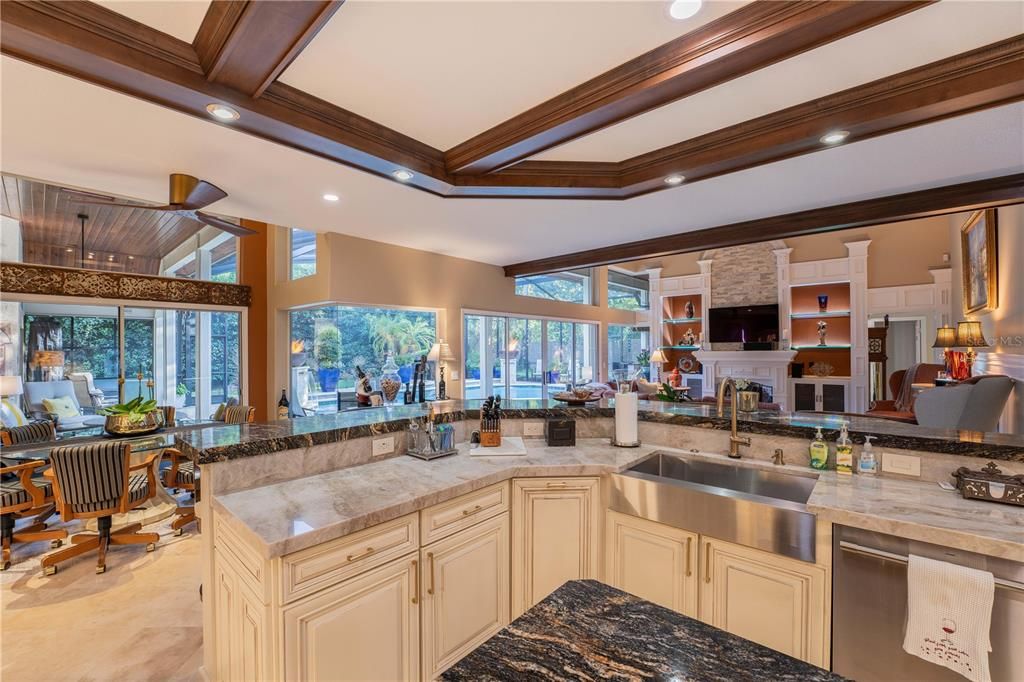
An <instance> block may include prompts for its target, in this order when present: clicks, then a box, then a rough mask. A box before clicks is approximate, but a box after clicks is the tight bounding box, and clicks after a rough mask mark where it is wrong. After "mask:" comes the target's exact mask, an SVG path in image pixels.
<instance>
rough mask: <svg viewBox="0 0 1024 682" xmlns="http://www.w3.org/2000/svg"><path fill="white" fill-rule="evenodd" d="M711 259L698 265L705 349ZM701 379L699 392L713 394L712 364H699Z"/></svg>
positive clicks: (709, 300) (709, 301)
mask: <svg viewBox="0 0 1024 682" xmlns="http://www.w3.org/2000/svg"><path fill="white" fill-rule="evenodd" d="M713 262H714V261H713V260H711V259H707V260H699V261H697V265H699V266H700V316H701V318H702V324H701V329H703V330H704V345H703V348H704V349H705V350H709V349H710V348H711V341H709V340H708V308H710V307H711V306H712V304H713V301H712V300H711V264H712V263H713ZM701 367H702V370H703V371H702V374H703V379H702V382H701V393H702V394H703V395H705V396H709V395H710V396H713V395H715V367H714V364H711V365H707V364H703V363H702V364H701Z"/></svg>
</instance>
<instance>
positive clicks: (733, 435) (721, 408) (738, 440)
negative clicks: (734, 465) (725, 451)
mask: <svg viewBox="0 0 1024 682" xmlns="http://www.w3.org/2000/svg"><path fill="white" fill-rule="evenodd" d="M729 387H732V391H731V392H730V400H729V407H730V409H731V410H732V415H731V427H732V430H731V431H730V433H729V456H730V457H732V458H733V459H739V458H740V446H741V445H750V438H748V437H746V436H740V435H739V433H738V431H737V425H736V413H737V411H738V410H737V409H736V382H735V381H733V380H732V377H726V378H725V379H722V383H720V384H719V385H718V416H719V417H724V416H725V391H726V389H728V388H729Z"/></svg>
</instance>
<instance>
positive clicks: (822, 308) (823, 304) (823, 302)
mask: <svg viewBox="0 0 1024 682" xmlns="http://www.w3.org/2000/svg"><path fill="white" fill-rule="evenodd" d="M818 312H819V313H827V312H828V296H827V295H826V294H818Z"/></svg>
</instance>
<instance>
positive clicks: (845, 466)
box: [836, 424, 853, 474]
mask: <svg viewBox="0 0 1024 682" xmlns="http://www.w3.org/2000/svg"><path fill="white" fill-rule="evenodd" d="M836 472H837V473H840V474H852V473H853V443H852V442H850V434H849V432H848V431H847V430H846V424H843V428H842V429H840V430H839V440H838V441H837V442H836Z"/></svg>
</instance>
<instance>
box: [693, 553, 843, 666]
mask: <svg viewBox="0 0 1024 682" xmlns="http://www.w3.org/2000/svg"><path fill="white" fill-rule="evenodd" d="M701 551H702V555H701V556H702V560H701V566H700V570H701V584H700V618H701V620H703V621H704V622H706V623H710V624H711V625H714V626H715V627H718V628H721V629H723V630H727V631H728V632H731V633H733V634H736V635H739V636H740V637H746V638H747V639H750V640H753V641H755V642H758V643H759V644H763V645H765V646H767V647H770V648H772V649H775V650H776V651H781V652H782V653H785V654H789V655H790V656H793V657H794V658H799V659H801V660H804V661H807V662H808V663H813V664H815V665H819V666H820V665H823V664H824V663H825V646H826V644H825V643H826V641H827V639H826V638H825V632H824V627H825V625H824V624H825V570H824V569H823V568H821V567H820V566H815V565H814V564H809V563H806V562H803V561H797V560H795V559H789V558H786V557H780V556H777V555H775V554H770V553H768V552H762V551H760V550H756V549H751V548H749V547H742V546H740V545H734V544H732V543H729V542H723V541H721V540H713V539H709V538H702V539H701Z"/></svg>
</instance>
